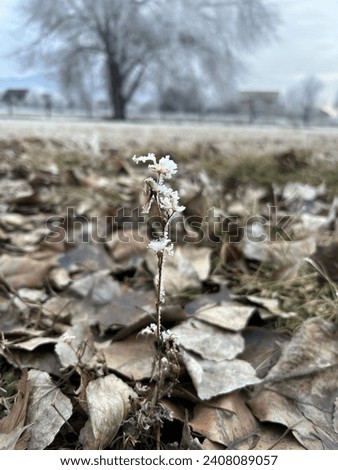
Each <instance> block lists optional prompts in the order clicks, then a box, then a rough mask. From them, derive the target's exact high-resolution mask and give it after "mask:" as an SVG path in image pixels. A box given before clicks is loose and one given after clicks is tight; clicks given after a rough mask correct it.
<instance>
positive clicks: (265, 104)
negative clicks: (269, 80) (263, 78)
mask: <svg viewBox="0 0 338 470" xmlns="http://www.w3.org/2000/svg"><path fill="white" fill-rule="evenodd" d="M239 108H240V112H241V113H243V114H247V115H248V116H249V120H250V122H252V121H254V120H255V119H256V118H258V117H273V116H276V115H277V114H278V113H279V92H278V91H254V90H252V91H240V92H239Z"/></svg>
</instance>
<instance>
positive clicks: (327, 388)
mask: <svg viewBox="0 0 338 470" xmlns="http://www.w3.org/2000/svg"><path fill="white" fill-rule="evenodd" d="M309 345H311V347H309ZM337 364H338V328H337V326H336V325H334V324H333V323H331V322H327V321H325V320H322V319H321V318H312V319H309V320H307V321H305V322H304V323H303V324H302V326H301V327H300V328H299V330H298V331H297V332H296V333H295V334H294V336H293V338H292V339H291V341H290V342H288V343H285V345H284V348H283V351H282V354H281V357H280V359H279V361H278V362H277V364H276V365H275V366H274V367H273V368H272V369H271V370H270V372H269V373H268V375H267V376H266V378H265V382H266V383H267V384H268V388H269V390H262V391H261V392H260V393H259V394H258V396H256V397H255V398H253V399H252V400H251V401H250V406H251V407H252V410H253V412H254V414H255V415H256V416H257V417H258V418H259V419H262V420H268V421H272V422H277V423H281V424H283V425H285V426H287V427H288V428H290V429H292V430H293V434H294V436H295V437H296V438H297V440H298V441H299V442H300V443H301V444H302V445H303V446H304V447H306V448H307V449H337V448H338V435H337V433H336V431H335V429H334V424H333V421H332V418H333V416H334V407H335V400H336V397H337V394H338V385H337V384H338V369H337Z"/></svg>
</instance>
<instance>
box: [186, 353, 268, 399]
mask: <svg viewBox="0 0 338 470" xmlns="http://www.w3.org/2000/svg"><path fill="white" fill-rule="evenodd" d="M183 362H184V364H185V366H186V368H187V371H188V373H189V375H190V377H191V379H192V382H193V384H194V386H195V388H196V391H197V395H198V397H199V398H201V399H202V400H209V399H210V398H213V397H216V396H218V395H223V394H225V393H230V392H233V391H235V390H239V389H241V388H243V387H246V386H248V385H254V384H258V383H260V379H258V377H257V376H256V374H255V371H254V369H253V368H252V366H251V365H250V364H248V363H247V362H245V361H242V360H240V359H233V360H231V361H227V360H224V361H218V362H216V361H210V360H205V359H200V358H199V357H197V356H196V355H193V354H191V353H187V352H186V351H185V352H184V355H183Z"/></svg>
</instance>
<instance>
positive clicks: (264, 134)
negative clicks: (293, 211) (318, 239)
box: [0, 119, 338, 159]
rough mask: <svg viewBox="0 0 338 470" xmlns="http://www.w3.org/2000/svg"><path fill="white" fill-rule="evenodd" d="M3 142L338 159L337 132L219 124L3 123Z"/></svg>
mask: <svg viewBox="0 0 338 470" xmlns="http://www.w3.org/2000/svg"><path fill="white" fill-rule="evenodd" d="M0 136H1V137H0V139H22V138H32V137H35V138H40V139H42V140H44V139H56V140H59V141H62V142H63V143H66V144H67V145H69V146H70V147H72V146H74V147H77V148H79V149H82V150H86V151H88V150H89V151H92V152H94V153H97V152H100V149H101V148H111V149H116V150H118V151H119V153H120V154H125V155H126V156H128V155H129V154H130V153H133V152H138V151H141V150H143V151H144V152H148V151H149V152H156V151H158V152H171V153H179V154H183V153H184V152H187V153H190V152H193V155H194V156H198V153H199V152H200V153H205V152H207V153H210V152H211V153H214V154H218V155H219V154H222V156H223V157H224V158H230V159H231V158H233V157H236V158H237V157H238V156H240V155H244V156H255V155H256V154H262V153H270V152H271V151H272V152H273V153H275V152H282V151H286V150H290V149H291V148H294V149H303V150H306V151H311V154H312V155H313V156H316V157H318V158H321V159H332V158H336V157H337V155H338V129H337V130H336V129H334V128H309V129H293V128H278V127H254V126H253V127H245V126H234V127H232V126H224V125H220V124H218V125H217V124H214V125H210V124H205V125H204V124H174V123H168V122H166V123H155V124H148V123H147V124H142V123H128V122H126V123H115V122H91V121H83V122H78V121H74V120H73V121H72V120H68V121H61V120H56V119H55V120H53V119H51V120H39V121H38V120H37V121H29V120H14V119H13V120H10V119H3V120H0Z"/></svg>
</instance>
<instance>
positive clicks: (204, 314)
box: [195, 302, 256, 331]
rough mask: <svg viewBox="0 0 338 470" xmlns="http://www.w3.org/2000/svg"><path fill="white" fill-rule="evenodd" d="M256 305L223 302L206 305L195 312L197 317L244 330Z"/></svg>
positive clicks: (236, 329) (228, 328) (222, 325)
mask: <svg viewBox="0 0 338 470" xmlns="http://www.w3.org/2000/svg"><path fill="white" fill-rule="evenodd" d="M255 310H256V309H255V307H250V306H247V305H241V304H240V303H236V302H222V303H221V304H218V305H217V304H216V305H215V304H214V305H212V304H211V305H209V306H204V307H202V308H201V309H200V310H197V312H196V313H195V318H198V319H199V320H203V321H204V322H207V323H210V324H211V325H216V326H218V327H220V328H224V329H227V330H231V331H240V330H242V329H243V328H244V327H245V326H246V324H247V322H248V320H249V318H250V317H251V316H252V315H253V314H254V312H255Z"/></svg>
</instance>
